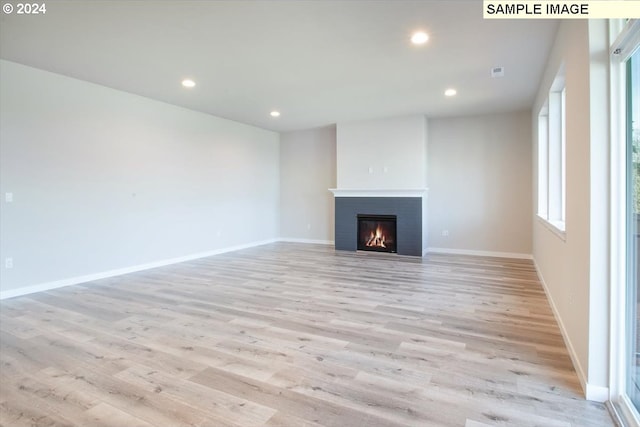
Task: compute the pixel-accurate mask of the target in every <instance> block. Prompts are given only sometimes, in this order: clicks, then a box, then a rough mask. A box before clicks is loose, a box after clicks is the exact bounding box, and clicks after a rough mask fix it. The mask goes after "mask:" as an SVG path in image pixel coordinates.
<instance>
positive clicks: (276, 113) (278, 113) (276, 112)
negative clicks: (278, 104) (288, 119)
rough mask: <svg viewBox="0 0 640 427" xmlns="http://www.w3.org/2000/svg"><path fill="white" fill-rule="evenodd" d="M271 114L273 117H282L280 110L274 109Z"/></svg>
mask: <svg viewBox="0 0 640 427" xmlns="http://www.w3.org/2000/svg"><path fill="white" fill-rule="evenodd" d="M269 114H271V117H280V111H272V112H271V113H269Z"/></svg>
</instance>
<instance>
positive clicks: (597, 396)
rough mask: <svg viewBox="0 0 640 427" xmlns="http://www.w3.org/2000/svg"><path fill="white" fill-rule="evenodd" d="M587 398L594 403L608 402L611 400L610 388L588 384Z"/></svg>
mask: <svg viewBox="0 0 640 427" xmlns="http://www.w3.org/2000/svg"><path fill="white" fill-rule="evenodd" d="M585 398H586V399H587V400H591V401H593V402H606V401H607V400H609V387H602V386H599V385H593V384H589V383H587V387H586V391H585Z"/></svg>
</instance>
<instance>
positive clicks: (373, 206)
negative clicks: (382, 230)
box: [335, 197, 422, 256]
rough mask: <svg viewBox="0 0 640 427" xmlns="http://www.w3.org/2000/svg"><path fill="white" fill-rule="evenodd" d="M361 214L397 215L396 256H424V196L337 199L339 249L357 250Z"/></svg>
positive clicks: (336, 234)
mask: <svg viewBox="0 0 640 427" xmlns="http://www.w3.org/2000/svg"><path fill="white" fill-rule="evenodd" d="M358 215H382V216H395V217H396V238H395V246H396V248H395V250H396V253H397V254H399V255H411V256H422V198H421V197H336V198H335V247H336V249H337V250H345V251H356V250H358Z"/></svg>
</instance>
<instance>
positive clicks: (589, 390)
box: [533, 258, 609, 402]
mask: <svg viewBox="0 0 640 427" xmlns="http://www.w3.org/2000/svg"><path fill="white" fill-rule="evenodd" d="M533 265H534V266H535V268H536V272H537V273H538V278H539V279H540V283H541V284H542V288H543V289H544V293H545V294H546V295H547V300H548V301H549V305H550V306H551V311H553V316H554V317H555V318H556V322H557V323H558V327H559V328H560V333H561V334H562V339H563V340H564V344H565V345H566V346H567V350H568V351H569V357H570V358H571V361H572V362H573V367H574V368H575V370H576V374H577V375H578V380H579V381H580V386H581V387H582V390H583V392H584V394H585V398H586V399H588V400H595V399H590V398H589V394H590V395H591V396H593V397H601V395H602V389H605V390H606V396H605V397H604V400H596V401H597V402H604V401H606V400H607V399H608V398H609V389H608V388H606V387H600V388H597V386H592V385H589V384H588V383H587V377H586V375H585V374H584V369H582V365H581V364H580V359H578V354H577V353H576V350H575V349H574V348H573V344H572V343H571V339H570V338H569V334H568V333H567V329H566V328H565V326H564V323H562V317H560V312H559V311H558V307H556V303H555V301H554V300H553V297H552V296H551V292H550V291H549V287H548V286H547V282H545V280H544V276H543V275H542V272H541V271H540V268H539V267H538V263H537V262H536V259H535V258H533Z"/></svg>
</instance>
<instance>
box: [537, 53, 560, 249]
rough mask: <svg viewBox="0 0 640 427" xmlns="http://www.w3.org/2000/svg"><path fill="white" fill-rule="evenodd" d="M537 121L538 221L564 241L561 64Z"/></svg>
mask: <svg viewBox="0 0 640 427" xmlns="http://www.w3.org/2000/svg"><path fill="white" fill-rule="evenodd" d="M537 117H538V118H537V121H538V153H537V160H538V170H537V173H538V187H537V188H538V194H537V196H538V197H537V201H538V203H537V209H536V216H537V218H538V220H539V221H540V222H541V223H542V224H543V225H544V226H546V227H547V228H548V229H549V230H550V231H552V232H553V233H554V234H556V235H557V236H558V237H559V238H561V239H562V240H566V194H567V191H566V188H567V187H566V169H567V166H566V145H567V137H566V117H567V115H566V84H565V72H564V64H563V65H561V66H560V68H559V70H558V72H557V73H556V77H555V78H554V80H553V84H552V85H551V88H550V89H549V94H548V95H547V99H546V100H545V102H544V104H543V105H542V107H541V108H540V111H539V112H538V116H537Z"/></svg>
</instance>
